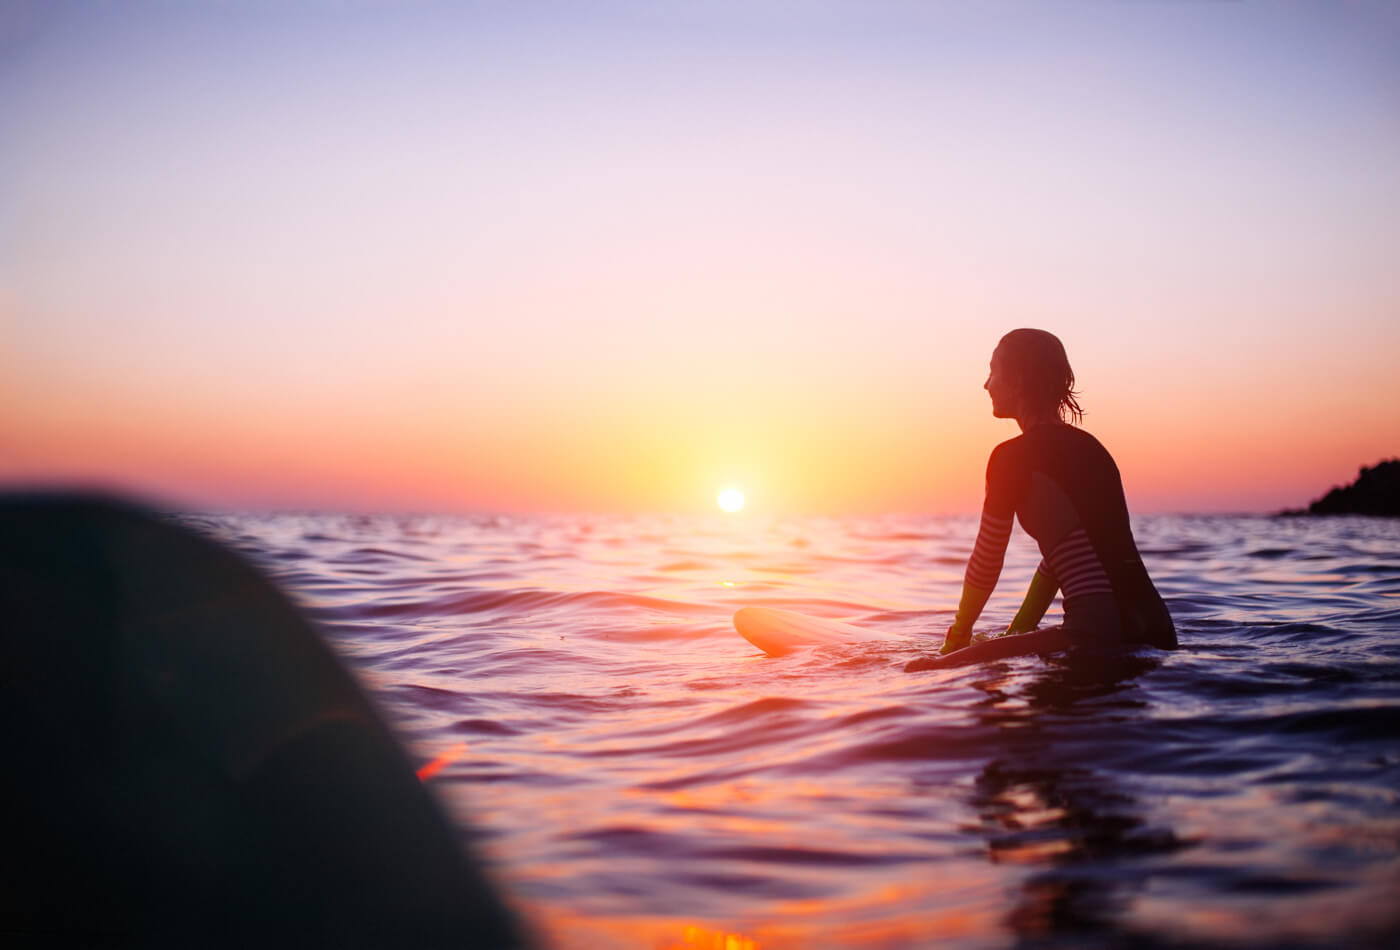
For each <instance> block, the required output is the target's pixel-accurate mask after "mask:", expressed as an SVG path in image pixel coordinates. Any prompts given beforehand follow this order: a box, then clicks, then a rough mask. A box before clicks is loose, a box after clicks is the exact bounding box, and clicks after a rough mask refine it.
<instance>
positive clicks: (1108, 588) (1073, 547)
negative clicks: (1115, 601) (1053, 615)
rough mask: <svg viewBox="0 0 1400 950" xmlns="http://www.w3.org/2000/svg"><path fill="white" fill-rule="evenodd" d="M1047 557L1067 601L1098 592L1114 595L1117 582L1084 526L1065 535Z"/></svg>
mask: <svg viewBox="0 0 1400 950" xmlns="http://www.w3.org/2000/svg"><path fill="white" fill-rule="evenodd" d="M1045 560H1046V561H1047V562H1048V563H1049V565H1050V568H1051V570H1052V571H1053V572H1054V576H1055V578H1056V579H1057V580H1058V581H1059V584H1060V590H1061V591H1063V593H1064V597H1065V602H1066V603H1068V602H1070V601H1073V600H1077V599H1078V598H1080V597H1087V596H1092V595H1095V594H1109V595H1112V594H1113V585H1112V583H1110V582H1109V579H1108V574H1107V572H1105V571H1104V569H1103V564H1102V563H1100V561H1099V556H1098V555H1097V554H1096V553H1094V546H1093V545H1092V544H1091V543H1090V542H1089V535H1088V534H1086V533H1085V532H1084V529H1083V528H1076V529H1075V530H1073V531H1071V532H1070V533H1069V534H1067V535H1065V536H1064V538H1062V539H1061V540H1060V543H1059V544H1056V545H1055V549H1054V550H1053V551H1051V552H1050V554H1049V556H1048V557H1047V558H1046V559H1045Z"/></svg>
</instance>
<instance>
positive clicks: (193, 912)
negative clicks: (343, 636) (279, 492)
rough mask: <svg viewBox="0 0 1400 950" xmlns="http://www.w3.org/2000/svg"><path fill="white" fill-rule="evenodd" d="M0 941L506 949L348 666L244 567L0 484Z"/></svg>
mask: <svg viewBox="0 0 1400 950" xmlns="http://www.w3.org/2000/svg"><path fill="white" fill-rule="evenodd" d="M0 631H3V632H0V642H3V649H4V655H3V658H0V710H3V716H4V719H3V730H4V731H3V733H0V735H3V737H4V738H3V743H4V745H3V751H4V759H3V770H4V778H3V785H4V788H5V799H4V806H5V808H4V813H3V814H4V821H5V824H6V826H7V827H6V828H5V831H4V838H3V841H0V867H3V869H4V872H3V873H4V878H3V880H0V888H3V890H0V943H4V944H6V945H10V946H14V945H16V944H17V943H18V944H19V945H28V944H31V943H34V944H42V945H48V944H49V943H51V942H52V943H54V944H57V943H58V942H59V941H60V940H61V939H65V938H70V939H71V940H74V941H76V942H78V943H81V944H102V945H110V944H118V945H120V944H131V945H136V946H152V945H176V944H178V945H181V946H204V945H209V944H216V945H217V944H226V945H249V946H254V945H267V944H271V945H274V946H280V945H306V946H327V947H332V946H334V947H339V946H375V947H381V946H382V947H438V946H441V947H483V948H485V947H491V948H495V947H519V946H522V945H523V944H524V941H523V939H522V937H521V933H520V929H519V927H518V925H517V922H516V920H515V919H514V917H513V916H512V915H511V914H510V912H509V911H507V910H506V908H505V907H504V905H503V904H502V902H501V900H500V899H499V898H498V897H497V895H496V892H495V891H494V889H493V888H492V887H491V885H490V884H489V882H488V881H487V880H486V878H485V877H484V875H483V873H482V872H481V870H480V869H479V866H478V865H477V864H476V863H475V862H474V861H473V860H472V859H471V857H470V856H469V855H467V854H465V853H464V852H463V851H462V849H461V847H460V846H459V844H458V843H457V842H456V840H455V839H454V836H453V830H452V828H451V826H450V824H449V823H448V821H447V820H446V819H445V818H444V816H443V814H442V812H441V811H440V810H439V809H438V807H437V806H436V804H435V803H434V802H433V800H432V799H431V798H430V797H429V795H428V794H427V792H426V791H425V790H424V788H423V787H422V785H421V783H420V782H419V781H418V780H417V778H416V777H415V776H414V774H413V770H412V768H411V767H410V765H409V762H408V760H407V758H406V756H405V755H404V753H403V751H402V750H401V749H400V747H399V746H398V744H397V743H396V742H395V740H394V739H393V737H392V736H391V735H390V733H389V731H388V729H387V728H386V727H385V725H384V724H383V722H382V721H381V720H380V719H379V717H378V716H377V715H376V714H375V712H374V711H373V709H372V708H371V707H370V705H369V703H368V701H367V700H366V698H365V697H364V695H363V694H362V693H361V692H360V690H359V688H358V687H357V686H356V685H355V683H354V682H353V681H352V680H351V678H350V676H349V675H348V674H347V673H346V671H345V670H344V669H343V668H342V667H341V665H340V664H339V662H337V661H336V659H335V658H334V657H333V656H332V654H331V653H330V651H329V650H328V649H327V648H326V646H325V645H324V644H323V643H322V642H321V640H320V639H319V638H318V637H317V636H316V634H315V633H313V631H312V629H311V627H310V625H309V624H308V623H307V621H306V620H305V619H303V618H302V616H301V615H300V614H299V613H298V612H297V611H296V609H295V608H294V607H293V606H292V604H291V603H290V601H289V600H288V599H287V598H286V597H285V596H283V595H282V594H281V593H280V592H279V591H278V590H277V589H276V588H275V587H274V586H273V585H272V584H271V583H269V582H268V581H267V580H266V579H264V578H263V577H262V575H261V574H259V573H258V572H257V571H256V570H254V569H253V568H252V567H250V566H249V565H248V564H247V563H245V562H244V561H243V560H242V559H240V558H239V557H237V556H235V555H234V554H232V553H230V552H228V551H226V550H224V549H223V548H222V547H220V546H219V545H217V544H215V543H213V542H212V541H209V540H206V539H204V538H201V537H199V536H198V535H196V534H194V533H192V532H189V531H186V530H183V529H181V528H178V527H176V526H174V525H172V524H169V523H167V522H165V521H163V520H161V519H159V518H157V517H154V516H152V515H150V514H147V513H145V512H143V511H141V510H139V509H137V508H134V507H130V506H127V505H123V504H120V503H114V502H109V501H103V500H95V499H91V498H78V497H71V496H45V495H11V496H0Z"/></svg>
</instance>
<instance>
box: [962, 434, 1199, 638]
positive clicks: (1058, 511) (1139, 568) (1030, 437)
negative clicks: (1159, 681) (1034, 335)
mask: <svg viewBox="0 0 1400 950" xmlns="http://www.w3.org/2000/svg"><path fill="white" fill-rule="evenodd" d="M1013 515H1014V516H1015V517H1017V518H1018V519H1019V520H1020V522H1021V527H1023V528H1024V529H1025V530H1026V532H1027V533H1028V534H1030V536H1031V537H1033V538H1035V539H1036V542H1037V543H1038V544H1039V545H1040V552H1041V554H1042V555H1043V557H1044V560H1043V561H1042V562H1041V565H1040V567H1039V568H1038V570H1039V571H1040V573H1041V574H1043V575H1044V576H1045V577H1046V578H1047V579H1049V580H1051V581H1052V582H1053V583H1054V584H1055V586H1056V587H1058V588H1060V590H1061V591H1062V593H1063V595H1064V611H1065V624H1064V629H1065V632H1066V633H1068V634H1070V635H1071V636H1072V637H1073V638H1074V639H1075V640H1076V641H1077V642H1080V643H1096V644H1105V643H1112V642H1115V641H1118V642H1126V643H1145V644H1150V645H1152V646H1155V647H1161V648H1163V649H1172V648H1174V647H1175V646H1176V631H1175V629H1174V627H1173V625H1172V619H1171V615H1170V614H1169V613H1168V612H1167V607H1166V604H1165V603H1163V601H1162V597H1161V595H1160V594H1158V593H1157V589H1156V588H1155V587H1153V586H1152V580H1151V578H1149V577H1148V576H1147V570H1146V568H1144V567H1143V564H1142V558H1141V557H1140V556H1139V554H1138V549H1137V544H1136V543H1135V542H1134V540H1133V532H1132V529H1131V527H1130V526H1129V524H1128V506H1127V503H1126V501H1125V500H1124V498H1123V482H1122V479H1121V478H1120V477H1119V474H1118V466H1117V465H1115V464H1114V462H1113V457H1112V456H1110V455H1109V454H1108V450H1107V449H1105V448H1104V447H1103V446H1102V445H1101V444H1100V443H1099V441H1098V440H1097V439H1095V438H1094V437H1093V436H1092V435H1090V434H1089V433H1087V432H1085V431H1084V430H1082V429H1076V428H1074V427H1072V426H1068V425H1055V424H1052V425H1040V426H1034V427H1032V428H1031V429H1030V430H1028V431H1027V432H1025V433H1024V434H1022V435H1020V436H1017V437H1016V438H1014V439H1011V440H1009V441H1007V442H1003V443H1002V444H1001V445H998V446H997V447H996V448H995V449H994V450H993V451H992V455H991V458H990V459H989V460H988V462H987V497H986V502H985V503H984V505H983V507H982V524H981V527H980V529H979V531H978V535H977V544H976V547H975V548H974V550H973V555H972V559H971V561H969V563H968V570H967V582H968V583H969V584H971V585H974V586H976V587H978V588H981V589H983V590H991V589H992V588H993V587H995V586H996V581H997V578H998V576H999V575H1000V573H1001V565H1002V559H1003V557H1004V555H1005V553H1006V542H1007V539H1008V538H1009V537H1010V534H1011V519H1012V516H1013Z"/></svg>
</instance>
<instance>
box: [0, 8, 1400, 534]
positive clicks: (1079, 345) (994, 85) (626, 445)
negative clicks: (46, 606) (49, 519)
mask: <svg viewBox="0 0 1400 950" xmlns="http://www.w3.org/2000/svg"><path fill="white" fill-rule="evenodd" d="M1397 249H1400V5H1397V4H1393V3H1389V2H1386V0H1374V2H1341V0H1338V2H1330V3H1314V2H1302V0H1270V2H1228V0H1218V2H1210V0H1194V2H1192V0H1183V2H1172V0H1122V2H1113V0H1077V2H1070V0H1065V2H1055V0H1026V2H996V0H993V2H975V3H974V2H966V3H955V2H937V0H934V2H926V0H920V2H915V0H908V2H902V0H806V2H797V0H746V2H734V3H726V2H715V0H711V2H643V0H632V2H626V0H615V2H587V0H578V2H530V0H510V2H507V0H482V2H464V3H435V2H426V0H424V2H414V0H401V2H388V0H380V2H372V0H359V2H357V0H338V2H337V0H304V2H286V3H275V2H270V0H268V2H254V0H207V2H193V0H191V2H178V0H167V2H142V0H132V2H126V3H122V2H107V3H102V2H85V3H70V2H56V3H47V2H37V0H34V2H31V0H0V485H6V486H12V487H15V486H33V485H84V486H96V487H104V488H112V489H117V490H122V491H132V492H136V493H138V494H140V495H143V496H145V497H148V498H152V499H159V500H163V501H165V502H167V503H169V504H172V505H176V506H184V507H201V508H288V507H291V508H321V509H326V508H330V509H336V508H346V509H353V510H403V511H439V510H443V511H526V512H528V511H573V510H586V511H651V510H661V511H691V510H697V511H698V510H714V506H715V498H716V496H717V495H718V493H719V491H720V490H721V489H723V488H726V487H737V488H739V489H740V490H742V491H743V492H744V493H745V494H746V496H747V498H748V509H749V510H750V511H771V512H823V513H841V512H881V511H892V512H929V513H944V512H949V513H951V512H970V511H975V510H976V508H977V506H978V505H979V504H980V499H981V491H982V481H983V475H984V469H985V461H986V457H987V454H988V452H989V451H990V449H991V448H992V447H993V446H994V445H996V444H997V443H998V442H1000V441H1002V440H1004V439H1007V438H1011V437H1012V436H1014V435H1015V434H1016V431H1017V430H1016V428H1015V425H1014V423H1011V422H1008V421H1006V420H996V419H993V418H992V417H991V415H990V411H989V409H990V407H989V402H988V400H987V396H986V393H985V392H984V391H983V389H982V383H983V381H984V379H985V377H986V373H987V361H988V358H989V356H990V353H991V351H992V348H993V347H994V346H995V344H996V341H997V339H998V338H999V337H1000V336H1001V335H1002V334H1003V333H1004V332H1006V331H1007V330H1010V329H1012V328H1014V327H1018V326H1036V327H1043V328H1045V329H1048V330H1051V331H1052V332H1054V333H1056V334H1057V335H1059V336H1060V338H1061V339H1062V340H1063V341H1064V343H1065V345H1066V348H1067V350H1068V353H1069V356H1070V360H1071V363H1072V364H1073V367H1074V370H1075V372H1076V375H1077V378H1078V384H1079V389H1080V391H1081V393H1082V396H1081V403H1082V404H1083V406H1084V407H1085V409H1086V410H1087V411H1086V415H1085V419H1084V424H1085V427H1086V428H1087V429H1089V431H1091V432H1093V433H1094V434H1095V435H1096V436H1097V437H1098V438H1099V439H1100V440H1101V441H1103V442H1104V443H1105V444H1106V445H1107V446H1108V447H1109V449H1110V451H1112V452H1113V454H1114V456H1115V458H1116V459H1117V461H1118V464H1119V467H1120V469H1121V471H1122V473H1123V477H1124V481H1125V486H1126V489H1127V494H1128V500H1129V504H1130V506H1131V507H1132V509H1133V510H1134V511H1141V512H1216V511H1230V512H1255V511H1258V512H1265V511H1271V510H1276V509H1278V508H1282V507H1286V506H1298V505H1303V504H1306V502H1308V501H1309V500H1311V499H1312V498H1315V497H1318V496H1320V495H1321V494H1322V493H1323V492H1325V491H1326V490H1327V489H1328V488H1329V487H1331V486H1332V485H1334V484H1340V483H1343V482H1346V481H1349V480H1351V479H1352V478H1354V477H1355V476H1356V473H1357V469H1358V467H1359V466H1360V465H1363V464H1373V463H1375V462H1376V461H1378V460H1380V459H1382V458H1388V457H1392V456H1397V455H1400V372H1397V363H1400V251H1398V250H1397Z"/></svg>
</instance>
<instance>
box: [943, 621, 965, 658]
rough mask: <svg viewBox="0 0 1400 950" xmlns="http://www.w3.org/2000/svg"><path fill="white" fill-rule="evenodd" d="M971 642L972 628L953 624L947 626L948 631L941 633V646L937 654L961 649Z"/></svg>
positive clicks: (946, 653)
mask: <svg viewBox="0 0 1400 950" xmlns="http://www.w3.org/2000/svg"><path fill="white" fill-rule="evenodd" d="M971 642H972V628H971V627H959V626H958V625H957V624H953V625H952V626H951V627H949V628H948V632H947V633H945V634H944V635H943V647H942V649H940V650H939V651H938V655H939V656H946V655H948V654H949V653H952V652H953V651H954V650H961V649H962V648H963V647H965V646H967V645H968V644H969V643H971Z"/></svg>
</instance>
